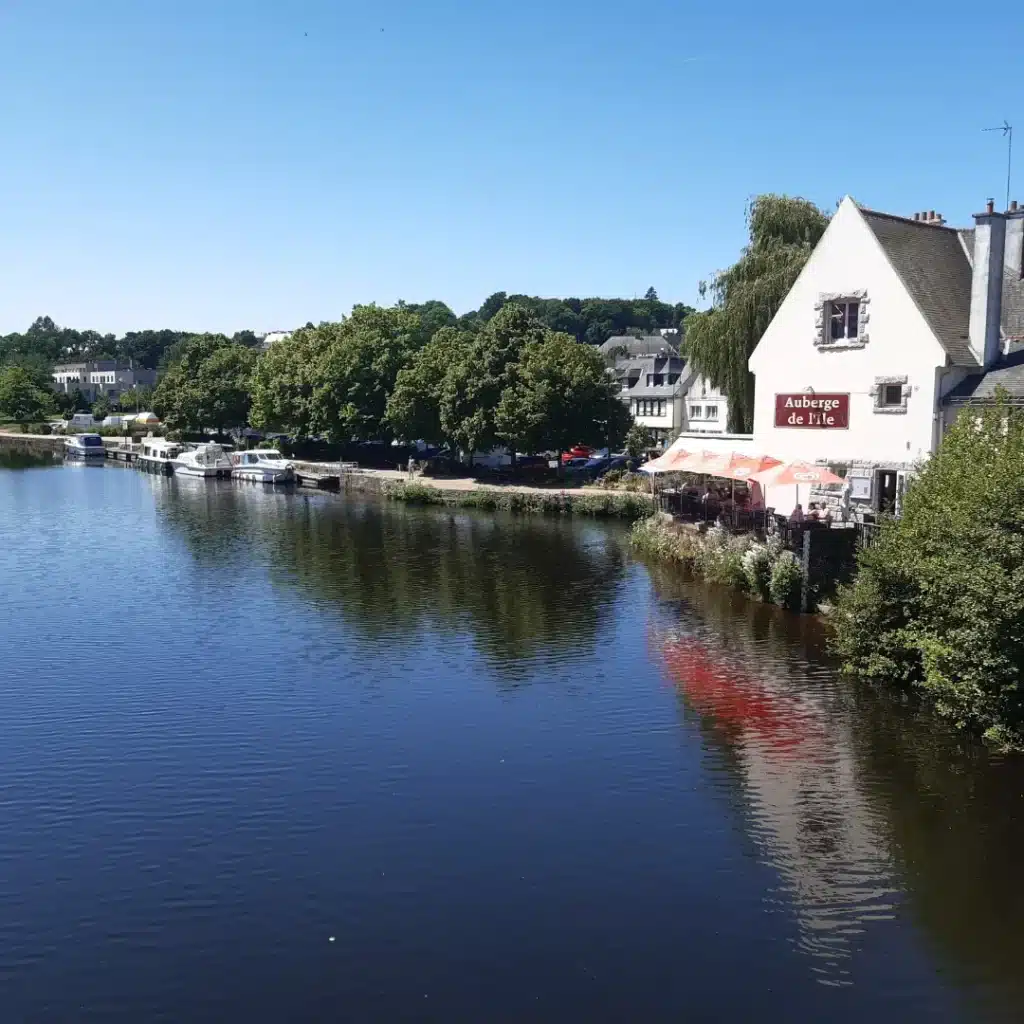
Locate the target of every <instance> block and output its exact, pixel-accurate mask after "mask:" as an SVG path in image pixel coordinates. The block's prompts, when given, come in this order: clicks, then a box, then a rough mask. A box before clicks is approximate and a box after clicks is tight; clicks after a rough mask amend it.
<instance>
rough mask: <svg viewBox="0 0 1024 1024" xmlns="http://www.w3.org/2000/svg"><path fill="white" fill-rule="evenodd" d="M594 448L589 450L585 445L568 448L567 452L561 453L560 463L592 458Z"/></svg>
mask: <svg viewBox="0 0 1024 1024" xmlns="http://www.w3.org/2000/svg"><path fill="white" fill-rule="evenodd" d="M596 450H597V449H596V448H590V447H589V446H588V445H585V444H578V445H576V446H575V447H573V448H570V449H569V450H568V451H567V452H563V453H562V462H568V461H569V460H570V459H590V458H593V456H594V452H595V451H596Z"/></svg>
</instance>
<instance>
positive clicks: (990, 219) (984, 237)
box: [968, 199, 1007, 370]
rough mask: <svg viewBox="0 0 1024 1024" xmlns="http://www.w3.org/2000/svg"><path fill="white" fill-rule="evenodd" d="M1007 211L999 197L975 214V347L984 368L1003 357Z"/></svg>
mask: <svg viewBox="0 0 1024 1024" xmlns="http://www.w3.org/2000/svg"><path fill="white" fill-rule="evenodd" d="M1006 221H1007V214H1004V213H996V212H995V201H994V200H992V199H989V200H988V202H987V203H985V212H984V213H976V214H975V215H974V225H975V226H974V270H973V274H972V277H971V320H970V327H969V331H968V337H969V344H970V347H971V351H972V352H973V353H974V355H975V357H976V358H977V359H978V361H979V362H980V363H981V365H982V367H983V368H984V369H986V370H987V369H988V368H989V367H990V366H992V364H993V363H995V362H996V361H997V360H998V359H999V355H1000V345H999V341H1000V338H999V321H1000V316H1001V314H1002V304H1003V260H1004V255H1005V250H1006Z"/></svg>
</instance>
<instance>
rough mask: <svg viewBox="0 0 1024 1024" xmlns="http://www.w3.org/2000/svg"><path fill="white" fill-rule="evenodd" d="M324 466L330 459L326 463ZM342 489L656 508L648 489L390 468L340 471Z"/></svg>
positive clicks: (411, 497) (606, 511)
mask: <svg viewBox="0 0 1024 1024" xmlns="http://www.w3.org/2000/svg"><path fill="white" fill-rule="evenodd" d="M324 468H326V464H325V467H324ZM339 485H340V489H341V490H342V491H355V492H362V493H366V494H379V495H381V496H382V497H383V498H385V499H386V500H388V501H403V502H406V503H408V504H411V505H442V506H446V507H448V508H478V509H484V510H487V511H500V512H517V513H522V514H531V513H532V514H537V513H540V514H548V515H583V516H594V517H598V518H614V519H627V520H630V521H632V520H636V519H641V518H643V517H645V516H649V515H651V514H652V512H653V511H654V501H653V499H652V498H651V496H650V495H649V494H637V493H634V492H629V491H613V490H602V489H600V488H593V487H588V488H586V489H584V488H579V489H566V488H550V487H529V486H526V485H523V484H503V485H498V484H485V483H481V482H480V481H478V480H475V479H473V478H472V477H453V478H436V477H421V476H418V477H413V478H412V479H410V478H409V476H408V475H407V474H406V473H402V472H400V471H397V470H389V469H357V470H350V471H347V472H342V473H340V474H339Z"/></svg>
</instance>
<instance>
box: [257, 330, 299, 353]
mask: <svg viewBox="0 0 1024 1024" xmlns="http://www.w3.org/2000/svg"><path fill="white" fill-rule="evenodd" d="M291 336H292V332H291V331H270V332H268V333H267V334H264V335H263V337H262V338H260V351H262V352H266V351H267V349H268V348H270V346H271V345H273V344H275V343H276V342H278V341H284V339H285V338H290V337H291Z"/></svg>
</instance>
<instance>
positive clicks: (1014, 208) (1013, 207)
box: [1010, 199, 1017, 213]
mask: <svg viewBox="0 0 1024 1024" xmlns="http://www.w3.org/2000/svg"><path fill="white" fill-rule="evenodd" d="M1016 212H1017V200H1016V199H1012V200H1011V201H1010V213H1016Z"/></svg>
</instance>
